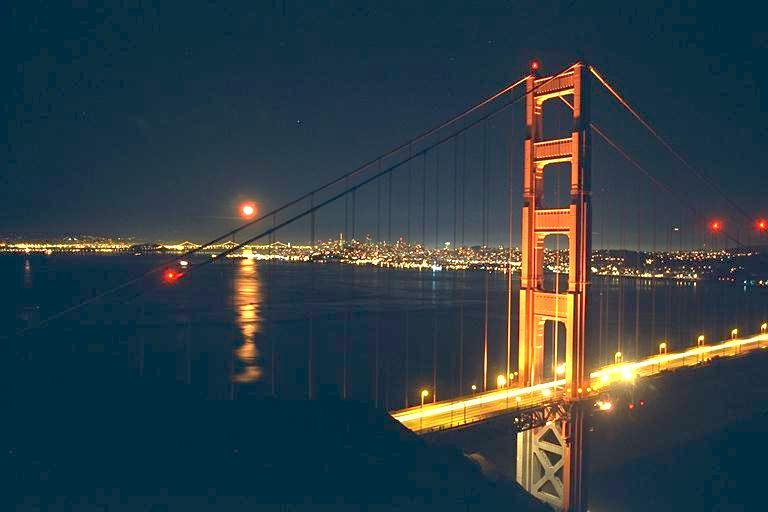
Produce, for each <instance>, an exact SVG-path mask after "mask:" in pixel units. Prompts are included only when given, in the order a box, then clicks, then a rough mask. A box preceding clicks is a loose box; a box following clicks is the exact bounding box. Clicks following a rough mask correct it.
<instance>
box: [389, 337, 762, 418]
mask: <svg viewBox="0 0 768 512" xmlns="http://www.w3.org/2000/svg"><path fill="white" fill-rule="evenodd" d="M765 348H768V333H763V334H758V335H754V336H750V337H747V338H737V339H732V340H728V341H724V342H721V343H718V344H716V345H702V346H698V347H692V348H689V349H687V350H685V351H683V352H669V353H666V354H659V355H655V356H652V357H649V358H647V359H643V360H641V361H634V362H626V363H618V364H612V365H608V366H604V367H602V368H599V369H598V370H595V371H594V372H592V373H591V374H590V386H589V387H588V388H587V389H585V390H584V391H583V395H584V398H585V399H593V398H595V397H596V396H598V395H599V394H600V393H601V392H602V391H604V390H606V388H609V387H610V386H611V385H613V384H616V383H618V382H632V381H634V380H635V379H637V378H641V377H648V376H651V375H655V374H658V373H660V372H663V371H667V370H674V369H676V368H682V367H686V366H696V365H698V364H702V363H704V362H706V361H707V360H709V359H712V358H714V357H733V356H737V355H740V354H744V353H747V352H749V351H752V350H757V349H765ZM564 385H565V380H563V379H561V380H554V381H549V382H545V383H542V384H537V385H535V386H529V387H525V388H515V387H510V388H503V389H497V390H493V391H487V392H484V393H476V394H474V395H472V396H465V397H460V398H457V399H454V400H445V401H440V402H436V403H430V404H424V406H423V407H421V406H416V407H410V408H408V409H401V410H398V411H391V413H390V414H391V415H392V416H393V417H394V418H395V419H397V420H398V421H400V422H401V423H402V424H403V425H405V426H406V427H408V428H409V429H410V430H413V431H414V432H429V431H433V430H442V429H448V428H454V427H459V426H462V425H466V424H468V423H473V422H477V421H482V420H485V419H488V418H490V417H493V416H497V415H499V414H505V413H514V412H516V411H520V412H524V411H526V410H530V409H532V408H535V407H537V406H541V407H544V406H546V405H548V404H551V403H553V402H557V401H558V399H562V398H563V394H564V389H563V386H564Z"/></svg>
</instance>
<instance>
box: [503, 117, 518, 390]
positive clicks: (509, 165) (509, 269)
mask: <svg viewBox="0 0 768 512" xmlns="http://www.w3.org/2000/svg"><path fill="white" fill-rule="evenodd" d="M514 120H515V114H514V110H512V111H511V113H510V123H509V124H510V126H511V130H510V133H509V139H510V140H509V155H508V161H507V189H508V190H507V208H508V222H507V227H508V230H509V233H508V235H509V236H508V237H507V354H506V373H505V374H504V377H505V378H506V379H511V377H510V375H511V368H510V363H511V361H510V358H511V351H512V204H513V203H514V200H513V196H512V183H513V175H514V160H513V158H514V151H513V148H514V130H515V124H514Z"/></svg>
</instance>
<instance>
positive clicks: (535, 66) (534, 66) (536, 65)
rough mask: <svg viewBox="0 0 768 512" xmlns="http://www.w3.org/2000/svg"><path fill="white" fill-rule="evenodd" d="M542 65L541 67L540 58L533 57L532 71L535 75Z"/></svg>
mask: <svg viewBox="0 0 768 512" xmlns="http://www.w3.org/2000/svg"><path fill="white" fill-rule="evenodd" d="M540 67H541V62H539V60H538V59H533V60H532V61H531V73H532V74H534V75H535V74H536V72H537V71H538V70H539V68H540Z"/></svg>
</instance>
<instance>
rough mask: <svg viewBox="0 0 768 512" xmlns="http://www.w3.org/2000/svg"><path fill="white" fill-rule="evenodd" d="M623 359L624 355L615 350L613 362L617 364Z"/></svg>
mask: <svg viewBox="0 0 768 512" xmlns="http://www.w3.org/2000/svg"><path fill="white" fill-rule="evenodd" d="M623 360H624V355H623V354H622V353H621V352H616V353H615V354H614V355H613V364H619V363H620V362H622V361H623Z"/></svg>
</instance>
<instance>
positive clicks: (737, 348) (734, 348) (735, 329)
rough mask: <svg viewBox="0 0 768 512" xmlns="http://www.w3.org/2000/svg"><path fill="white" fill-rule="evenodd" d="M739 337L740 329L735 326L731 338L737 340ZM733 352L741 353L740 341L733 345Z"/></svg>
mask: <svg viewBox="0 0 768 512" xmlns="http://www.w3.org/2000/svg"><path fill="white" fill-rule="evenodd" d="M738 337H739V329H738V328H736V327H734V328H733V329H731V339H732V340H735V339H736V338H738ZM733 352H734V354H738V353H739V344H738V343H736V344H735V346H734V347H733Z"/></svg>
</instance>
